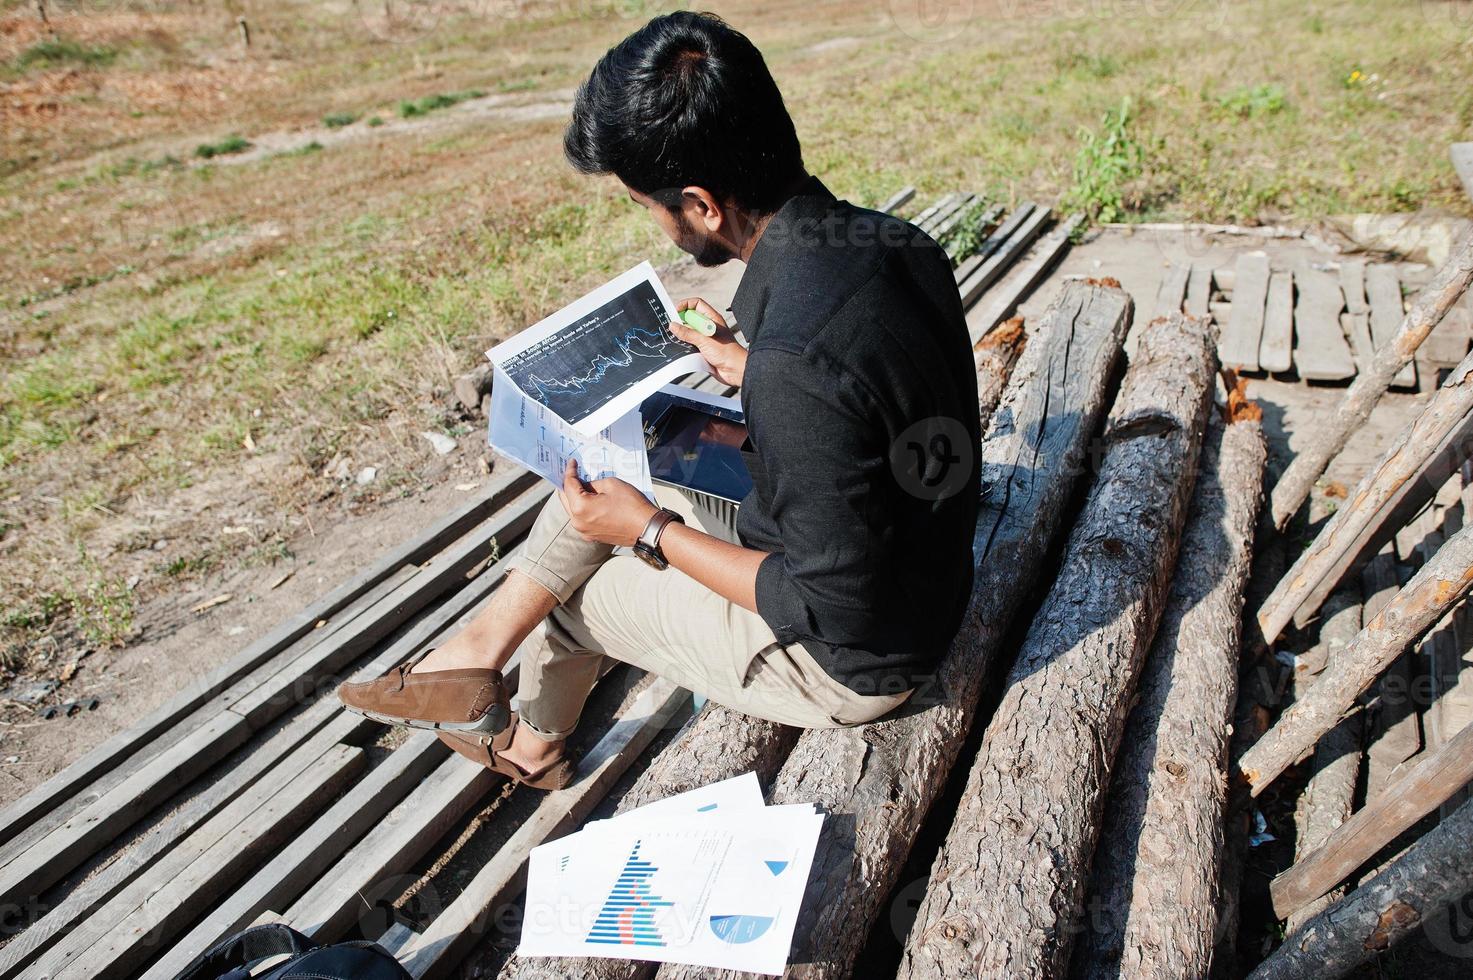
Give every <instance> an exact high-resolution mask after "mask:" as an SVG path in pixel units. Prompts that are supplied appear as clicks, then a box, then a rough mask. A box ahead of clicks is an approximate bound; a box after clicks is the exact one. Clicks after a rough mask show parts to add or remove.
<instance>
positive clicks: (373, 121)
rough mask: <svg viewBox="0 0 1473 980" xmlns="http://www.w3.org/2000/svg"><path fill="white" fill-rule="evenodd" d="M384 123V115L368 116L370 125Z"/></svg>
mask: <svg viewBox="0 0 1473 980" xmlns="http://www.w3.org/2000/svg"><path fill="white" fill-rule="evenodd" d="M383 124H384V117H383V116H369V117H368V125H370V126H382V125H383Z"/></svg>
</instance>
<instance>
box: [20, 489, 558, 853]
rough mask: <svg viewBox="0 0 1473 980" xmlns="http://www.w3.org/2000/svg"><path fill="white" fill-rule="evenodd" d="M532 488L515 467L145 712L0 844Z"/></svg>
mask: <svg viewBox="0 0 1473 980" xmlns="http://www.w3.org/2000/svg"><path fill="white" fill-rule="evenodd" d="M536 480H537V477H536V476H535V475H534V474H532V473H530V472H528V471H527V470H525V469H523V468H521V467H509V468H508V469H507V471H506V472H505V473H503V474H500V475H498V477H497V479H496V480H494V481H492V482H491V483H490V484H489V485H488V486H487V487H486V488H485V489H484V490H483V491H481V492H479V493H477V494H476V495H475V497H474V498H473V499H471V500H469V501H467V502H466V503H464V504H462V505H461V506H460V507H457V508H456V509H455V510H454V511H452V512H451V513H449V514H447V515H445V516H444V517H443V518H441V519H439V520H437V521H435V522H434V523H433V524H432V525H431V526H430V527H429V528H427V529H426V530H425V531H424V532H423V533H421V534H419V535H417V536H416V537H415V538H414V539H412V540H411V541H409V542H407V543H406V544H404V545H401V546H399V547H396V548H394V549H392V550H391V551H390V552H389V553H388V554H387V555H385V556H384V557H383V558H381V559H379V560H378V561H377V562H375V563H374V564H373V565H371V566H370V567H369V568H368V569H367V570H366V571H365V572H363V573H362V574H360V575H358V576H355V577H354V578H353V579H351V580H349V581H348V582H346V583H344V584H343V585H341V586H339V587H338V588H336V589H334V590H333V591H332V592H330V593H328V594H327V595H326V596H323V597H322V598H321V599H319V600H317V601H315V602H313V603H312V604H310V605H309V606H308V607H307V608H306V609H304V610H302V611H301V612H300V613H298V614H297V615H295V616H292V617H291V618H289V619H287V620H286V621H285V622H283V623H282V624H281V625H280V626H278V627H276V628H275V629H273V630H272V631H271V632H270V633H268V634H267V635H266V636H264V637H262V638H261V639H259V640H257V641H256V642H254V643H252V644H251V645H250V646H248V647H247V648H246V649H245V650H243V651H241V652H240V654H238V655H237V656H236V657H234V658H232V659H231V660H230V662H228V663H227V664H225V665H223V666H222V667H219V668H217V669H216V670H213V671H210V672H209V673H208V674H206V675H205V676H204V677H202V678H199V679H198V680H192V681H191V682H190V683H189V684H188V685H187V687H186V688H185V689H184V690H183V691H181V692H179V693H178V694H176V695H174V696H173V697H172V698H170V699H169V700H168V701H167V702H165V703H164V704H163V705H161V706H159V707H158V708H156V709H155V710H154V711H152V712H150V713H149V714H148V716H147V717H146V718H144V720H143V721H141V722H139V723H138V724H137V725H134V726H133V727H131V728H128V729H126V730H125V731H122V732H119V733H118V734H117V735H114V736H112V737H111V738H109V739H108V740H107V741H106V742H104V743H102V744H101V745H99V746H97V747H96V748H95V749H92V750H91V751H89V752H87V754H86V755H84V756H82V757H81V758H80V759H78V760H77V761H76V762H74V763H72V764H71V765H69V766H67V768H65V769H63V770H62V771H61V772H59V773H57V774H56V775H55V776H52V777H51V778H50V779H48V780H47V781H46V782H44V783H42V784H41V785H40V786H38V787H36V788H35V789H32V790H30V791H28V792H27V793H26V795H25V796H23V797H21V798H20V799H18V800H16V801H15V802H13V803H11V804H10V805H9V806H8V807H6V808H5V810H4V812H3V813H0V841H8V840H9V839H10V838H12V837H14V836H16V835H17V834H18V833H20V832H21V831H22V830H24V829H25V828H26V827H28V826H30V825H31V824H32V823H33V822H35V821H36V820H37V818H39V817H40V816H42V815H44V814H46V813H49V812H51V811H52V810H53V809H54V808H55V807H56V806H57V805H58V804H59V803H61V802H62V801H64V800H66V799H67V798H68V797H71V796H73V795H74V794H76V793H78V792H81V791H84V790H85V789H86V788H87V787H89V786H91V785H92V784H93V783H94V782H95V781H96V780H97V779H98V778H99V777H100V776H102V775H104V774H106V773H108V772H111V771H113V770H114V769H116V768H117V767H118V766H119V765H120V764H121V763H122V762H123V761H124V760H126V759H128V758H129V757H130V756H132V755H133V754H135V753H138V752H147V751H148V750H149V749H150V747H152V746H154V745H156V744H157V743H158V742H159V741H160V740H161V738H162V737H163V736H164V734H165V733H166V732H168V731H169V730H170V729H172V728H173V727H174V726H175V725H177V724H178V723H179V722H181V721H183V720H185V719H191V716H193V717H192V719H191V724H192V726H193V728H198V727H200V726H201V725H203V724H206V723H207V722H208V721H209V719H210V718H211V717H213V716H214V715H215V714H216V712H214V711H212V710H205V711H201V710H200V709H202V708H207V707H208V705H209V702H210V701H211V699H212V698H214V697H216V696H217V695H219V694H221V693H222V692H224V691H226V690H227V689H229V688H230V687H231V685H232V684H234V683H235V682H236V681H238V680H239V679H240V678H242V677H245V676H246V675H248V674H250V673H251V672H252V671H254V670H255V669H256V668H258V667H260V666H261V665H262V664H264V663H266V662H267V661H269V660H271V659H272V658H273V657H275V656H276V655H277V654H279V653H281V652H282V651H283V650H285V649H287V648H288V647H289V646H291V645H292V644H293V643H295V642H296V641H298V640H300V639H301V638H302V637H304V636H308V635H309V634H310V633H312V631H313V630H314V629H315V628H316V626H317V624H318V623H320V622H321V621H323V620H331V619H332V618H333V617H334V615H336V614H337V613H339V612H340V611H341V610H343V609H345V608H346V607H348V606H349V605H350V604H351V603H352V602H353V601H354V600H355V599H357V598H359V597H360V596H362V595H363V594H364V593H365V592H367V591H369V590H370V589H372V588H373V587H374V586H375V585H377V584H378V583H379V582H382V581H383V580H384V579H385V578H387V577H389V576H390V575H393V574H394V573H395V572H396V571H398V570H399V569H400V568H402V567H403V566H405V565H417V564H420V563H421V562H424V561H427V560H429V559H430V558H431V557H433V556H434V555H435V554H437V553H438V552H439V551H440V550H441V549H442V548H444V547H445V545H446V544H448V543H449V542H451V541H454V540H455V539H456V538H459V537H460V536H461V535H463V534H464V533H465V532H466V531H468V530H470V529H471V528H472V527H474V526H475V525H477V524H479V523H480V522H481V521H482V520H484V519H485V517H486V516H487V515H488V514H491V513H492V512H494V511H495V510H497V509H498V508H500V507H501V506H503V505H504V504H505V503H506V502H507V501H509V500H511V499H512V498H513V497H515V496H516V495H517V494H520V493H521V492H522V491H524V490H526V489H527V488H528V487H530V486H532V485H533V484H534V483H535V482H536Z"/></svg>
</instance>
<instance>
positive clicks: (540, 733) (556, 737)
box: [517, 713, 576, 742]
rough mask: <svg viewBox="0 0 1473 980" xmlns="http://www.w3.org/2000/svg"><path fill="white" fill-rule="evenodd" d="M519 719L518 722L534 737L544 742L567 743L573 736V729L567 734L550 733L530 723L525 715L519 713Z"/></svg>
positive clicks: (566, 732)
mask: <svg viewBox="0 0 1473 980" xmlns="http://www.w3.org/2000/svg"><path fill="white" fill-rule="evenodd" d="M517 718H518V722H519V723H520V724H522V725H525V726H526V728H527V731H529V732H531V733H532V734H533V735H535V736H537V737H538V738H540V739H542V740H543V741H544V742H565V741H567V739H568V736H570V735H572V734H573V729H572V728H569V729H568V730H567V731H565V732H553V731H548V730H547V729H546V728H542V727H540V726H538V725H536V724H534V723H532V722H531V721H528V720H527V716H526V715H525V714H521V713H519V714H518V716H517ZM574 727H576V726H574Z"/></svg>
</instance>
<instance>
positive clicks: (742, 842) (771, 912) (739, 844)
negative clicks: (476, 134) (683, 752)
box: [517, 790, 823, 975]
mask: <svg viewBox="0 0 1473 980" xmlns="http://www.w3.org/2000/svg"><path fill="white" fill-rule="evenodd" d="M693 792H695V793H699V792H700V790H696V791H693ZM675 799H677V800H678V799H679V798H678V797H677V798H675ZM663 802H664V803H665V804H667V805H666V806H664V807H662V808H661V811H660V812H651V813H649V814H648V815H643V816H642V815H641V814H640V812H639V811H638V810H636V811H632V812H631V813H626V814H623V815H621V816H619V817H618V818H616V819H613V820H606V821H601V822H598V823H595V824H590V825H589V826H588V827H587V828H585V829H584V830H583V831H581V832H579V833H577V834H573V835H571V836H569V837H565V838H563V839H561V840H558V841H554V842H552V843H549V844H544V845H542V846H541V847H538V848H536V849H535V850H533V852H532V856H531V862H530V866H529V870H528V882H527V904H526V918H525V920H524V922H523V926H522V938H521V945H520V946H519V948H518V950H517V952H518V954H519V955H522V956H605V957H614V958H619V959H639V960H652V961H657V962H668V963H691V964H696V965H699V966H709V967H714V968H718V969H731V970H744V971H749V972H753V973H765V974H773V975H776V974H780V973H782V972H783V970H784V969H785V968H786V966H787V960H788V953H789V950H790V948H791V946H792V941H793V930H794V928H795V927H796V925H797V922H798V912H799V910H800V908H801V907H802V903H803V892H804V889H805V887H806V886H807V883H808V873H809V871H810V870H811V868H812V865H813V854H814V849H815V848H816V846H817V844H818V835H819V831H820V829H821V828H822V826H823V817H822V816H821V815H819V814H817V813H815V812H814V811H813V808H812V807H811V806H774V807H759V808H756V809H747V808H745V807H736V808H733V807H730V806H728V807H725V808H723V807H720V806H718V807H717V808H716V809H714V810H711V811H708V812H705V813H702V812H699V811H697V812H694V813H692V812H682V810H683V809H684V808H683V807H681V806H678V805H677V806H675V807H670V806H668V804H669V803H670V801H663ZM722 809H725V811H726V812H724V813H723V812H721V811H722Z"/></svg>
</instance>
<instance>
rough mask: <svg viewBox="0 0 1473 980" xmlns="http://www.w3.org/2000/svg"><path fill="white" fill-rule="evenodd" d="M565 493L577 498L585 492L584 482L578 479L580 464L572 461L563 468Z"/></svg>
mask: <svg viewBox="0 0 1473 980" xmlns="http://www.w3.org/2000/svg"><path fill="white" fill-rule="evenodd" d="M563 492H564V493H567V494H570V495H572V496H575V497H576V496H577V495H578V494H580V493H583V492H584V487H583V481H582V480H580V479H578V464H577V463H575V462H574V461H573V460H571V459H570V460H568V465H567V466H565V467H563ZM564 503H566V501H564Z"/></svg>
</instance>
